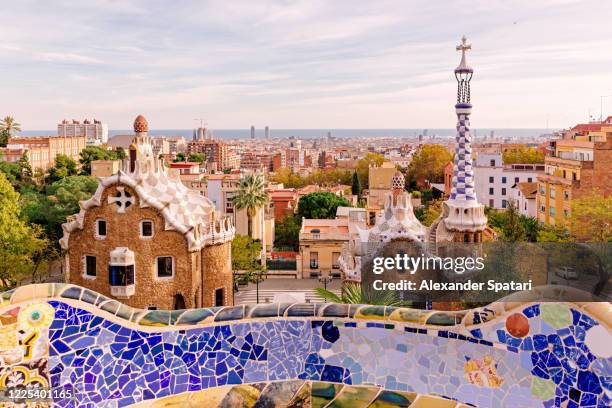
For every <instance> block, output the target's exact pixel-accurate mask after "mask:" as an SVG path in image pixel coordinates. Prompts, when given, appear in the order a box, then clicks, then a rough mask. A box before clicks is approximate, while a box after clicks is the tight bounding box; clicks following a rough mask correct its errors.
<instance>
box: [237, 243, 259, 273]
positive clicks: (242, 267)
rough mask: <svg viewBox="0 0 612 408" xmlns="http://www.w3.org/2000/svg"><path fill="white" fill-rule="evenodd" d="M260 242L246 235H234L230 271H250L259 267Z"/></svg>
mask: <svg viewBox="0 0 612 408" xmlns="http://www.w3.org/2000/svg"><path fill="white" fill-rule="evenodd" d="M261 249H262V246H261V242H260V241H259V240H254V239H252V238H251V237H248V236H246V235H236V236H235V237H234V240H233V241H232V269H234V270H238V271H250V270H253V269H256V268H257V266H258V265H259V266H261V264H260V263H259V261H258V260H257V258H259V257H260V256H261Z"/></svg>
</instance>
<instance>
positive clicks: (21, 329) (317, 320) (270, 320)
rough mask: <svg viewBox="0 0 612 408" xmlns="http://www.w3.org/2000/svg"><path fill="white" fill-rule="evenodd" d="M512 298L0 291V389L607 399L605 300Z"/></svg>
mask: <svg viewBox="0 0 612 408" xmlns="http://www.w3.org/2000/svg"><path fill="white" fill-rule="evenodd" d="M544 295H545V294H542V296H543V298H545V296H544ZM517 299H519V300H516V301H510V300H506V301H504V302H497V303H494V304H491V305H490V306H488V307H483V308H479V309H474V310H468V311H459V312H443V311H423V310H415V309H408V308H396V307H388V306H368V305H344V304H334V303H328V304H307V303H303V304H261V305H253V306H244V305H242V306H234V307H220V308H207V309H191V310H176V311H159V310H155V311H149V310H140V309H133V308H131V307H128V306H126V305H124V304H121V303H120V302H117V301H115V300H112V299H108V298H106V297H104V296H102V295H100V294H98V293H95V292H92V291H90V290H87V289H83V288H81V287H78V286H74V285H68V284H54V283H50V284H39V285H29V286H25V287H22V288H18V289H16V290H13V291H10V292H5V293H3V294H2V295H1V298H0V301H1V303H0V324H1V326H0V388H10V387H18V386H24V385H25V386H33V387H42V388H49V387H51V388H52V389H53V390H54V392H55V393H56V394H55V395H54V399H53V406H58V407H76V406H79V407H81V406H82V407H123V406H128V405H135V406H140V407H145V406H170V405H172V406H206V407H209V406H211V407H212V406H227V407H231V406H249V407H250V406H253V407H276V406H279V407H280V406H295V407H307V406H312V407H319V406H320V407H322V406H329V407H333V406H336V407H361V406H363V407H407V406H413V407H414V406H428V407H430V406H433V407H437V406H439V407H454V406H469V405H471V406H483V407H486V406H490V407H501V406H512V407H532V406H543V407H553V406H566V407H570V408H571V407H609V406H611V405H612V346H611V344H612V335H611V333H610V331H611V326H612V306H611V305H610V304H609V303H572V304H569V303H551V302H542V301H538V302H534V301H526V300H521V299H520V297H517ZM59 391H64V392H63V393H60V392H59ZM203 401H206V405H202V402H203ZM6 406H9V405H6Z"/></svg>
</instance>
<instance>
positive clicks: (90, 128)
mask: <svg viewBox="0 0 612 408" xmlns="http://www.w3.org/2000/svg"><path fill="white" fill-rule="evenodd" d="M57 134H58V136H64V137H72V136H84V137H85V138H86V140H87V144H88V145H101V144H106V143H108V125H107V124H106V123H102V122H100V121H99V120H96V119H94V120H93V122H91V121H90V120H89V119H85V120H84V121H83V123H81V122H79V121H78V120H74V119H73V120H71V121H70V120H66V119H64V120H63V121H62V123H60V124H58V125H57Z"/></svg>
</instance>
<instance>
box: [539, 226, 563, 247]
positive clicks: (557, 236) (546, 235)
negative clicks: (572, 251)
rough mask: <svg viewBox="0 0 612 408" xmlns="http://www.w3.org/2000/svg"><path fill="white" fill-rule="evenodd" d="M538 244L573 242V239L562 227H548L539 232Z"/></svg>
mask: <svg viewBox="0 0 612 408" xmlns="http://www.w3.org/2000/svg"><path fill="white" fill-rule="evenodd" d="M537 241H538V242H557V243H563V242H572V237H571V236H570V235H569V233H568V231H567V229H566V228H565V227H564V226H562V225H546V226H543V227H541V228H540V230H539V231H538V238H537Z"/></svg>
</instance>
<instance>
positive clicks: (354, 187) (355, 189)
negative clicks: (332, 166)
mask: <svg viewBox="0 0 612 408" xmlns="http://www.w3.org/2000/svg"><path fill="white" fill-rule="evenodd" d="M351 194H353V195H354V196H357V197H361V182H360V181H359V175H358V174H357V171H354V172H353V180H352V183H351Z"/></svg>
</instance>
